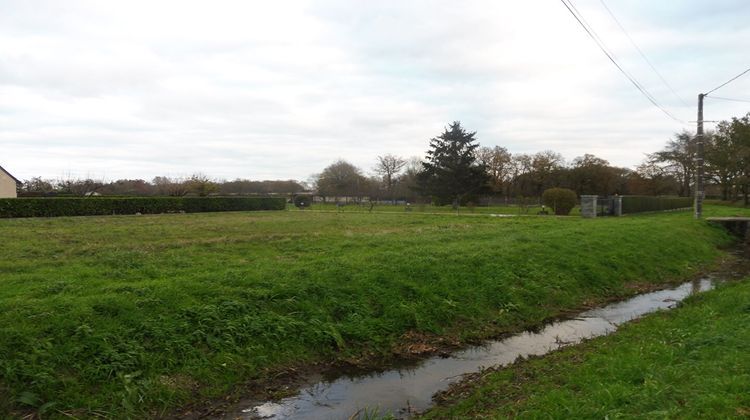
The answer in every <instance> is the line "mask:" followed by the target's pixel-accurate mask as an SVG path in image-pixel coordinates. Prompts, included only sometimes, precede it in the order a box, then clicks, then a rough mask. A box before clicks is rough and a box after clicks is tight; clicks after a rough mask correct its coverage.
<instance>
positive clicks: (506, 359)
mask: <svg viewBox="0 0 750 420" xmlns="http://www.w3.org/2000/svg"><path fill="white" fill-rule="evenodd" d="M742 271H743V272H747V271H745V270H742ZM737 277H739V274H738V273H736V272H734V273H733V272H728V273H721V274H715V275H711V276H706V277H704V278H702V279H699V280H695V281H692V282H687V283H684V284H682V285H680V286H678V287H674V288H671V289H665V290H660V291H656V292H650V293H645V294H641V295H638V296H635V297H633V298H630V299H628V300H625V301H622V302H618V303H613V304H610V305H607V306H604V307H601V308H597V309H593V310H589V311H585V312H582V313H580V314H579V315H578V316H577V317H575V318H572V319H569V320H564V321H558V322H553V323H551V324H548V325H546V326H544V327H543V328H541V329H540V330H537V331H526V332H523V333H519V334H516V335H512V336H509V337H507V338H504V339H502V340H496V341H490V342H488V343H486V344H485V345H482V346H476V347H471V348H468V349H466V350H462V351H458V352H456V353H453V354H451V355H450V356H448V357H438V356H436V357H432V358H429V359H425V360H424V361H422V362H421V363H419V364H418V365H417V366H413V367H410V368H398V369H393V370H389V371H385V372H378V373H371V374H368V375H359V376H342V377H340V378H338V379H335V380H331V381H326V380H321V381H319V382H317V383H314V384H312V385H310V386H307V387H305V388H303V389H302V390H301V391H300V392H299V393H298V394H297V395H295V396H292V397H289V398H285V399H282V400H280V401H267V402H244V403H241V405H240V406H239V407H236V408H235V409H234V410H230V412H229V413H228V414H227V418H245V419H259V418H270V419H292V418H294V419H349V418H351V417H352V416H353V415H355V414H356V413H363V412H367V413H378V414H379V415H386V414H391V415H393V416H395V417H396V418H408V417H410V416H411V415H412V414H413V413H415V412H420V411H424V410H426V409H427V408H429V407H430V406H431V405H432V396H433V395H434V394H435V393H437V392H439V391H442V390H445V389H447V388H448V387H449V386H450V385H451V384H452V383H454V382H456V381H458V380H460V379H461V376H462V375H463V374H467V373H473V372H477V371H479V370H481V369H482V368H486V367H492V366H504V365H508V364H511V363H513V362H514V361H515V360H516V359H517V358H519V357H528V356H540V355H544V354H546V353H548V352H551V351H554V350H556V349H559V348H560V347H563V346H567V345H572V344H576V343H580V342H581V341H582V340H584V339H587V338H592V337H597V336H601V335H606V334H609V333H611V332H613V331H615V330H616V329H617V327H618V326H619V325H621V324H623V323H625V322H628V321H631V320H633V319H636V318H638V317H640V316H643V315H645V314H648V313H650V312H655V311H658V310H667V309H671V308H674V307H675V306H676V305H677V304H678V302H680V301H682V300H683V299H685V298H686V297H688V296H690V295H691V294H694V293H700V292H703V291H706V290H709V289H712V288H713V287H714V285H715V284H716V282H719V281H723V280H727V279H729V278H737ZM355 417H356V416H355Z"/></svg>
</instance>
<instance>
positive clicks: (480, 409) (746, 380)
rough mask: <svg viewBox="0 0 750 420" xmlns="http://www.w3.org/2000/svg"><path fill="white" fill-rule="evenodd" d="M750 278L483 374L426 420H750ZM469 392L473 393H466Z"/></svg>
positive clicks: (429, 414) (432, 412)
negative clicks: (462, 394) (614, 329)
mask: <svg viewBox="0 0 750 420" xmlns="http://www.w3.org/2000/svg"><path fill="white" fill-rule="evenodd" d="M749 325H750V279H747V280H745V281H744V282H742V283H739V284H731V285H726V286H725V287H722V288H720V289H719V290H716V291H713V292H708V293H706V294H703V295H699V296H694V297H691V298H689V299H688V300H687V301H686V303H685V304H684V306H683V307H681V308H679V309H677V310H675V311H673V312H663V313H660V314H656V315H652V316H649V317H647V318H645V319H643V320H641V321H640V322H635V323H633V324H629V325H626V326H624V327H623V328H622V329H621V330H619V331H618V332H617V333H615V334H613V335H611V336H608V337H601V338H597V339H594V340H592V341H589V342H587V343H585V344H583V345H580V346H575V347H571V348H568V349H565V350H562V351H559V352H556V353H553V354H551V355H548V356H546V357H544V358H541V359H534V360H529V361H525V362H521V363H518V364H516V365H514V366H512V367H510V368H507V369H503V370H500V371H498V372H493V373H489V374H487V375H485V376H484V377H483V378H482V379H481V380H480V381H479V382H478V383H477V384H475V388H474V389H473V390H472V391H470V392H469V396H468V397H466V398H463V399H459V400H458V401H452V403H450V404H448V405H446V406H442V407H439V408H436V409H433V410H432V411H431V412H429V413H428V414H427V415H426V416H425V417H426V418H441V419H442V418H454V419H461V418H467V419H468V418H509V417H518V418H560V419H572V418H575V419H583V418H599V419H602V418H747V417H749V416H750V328H748V326H749ZM464 392H466V391H465V390H464Z"/></svg>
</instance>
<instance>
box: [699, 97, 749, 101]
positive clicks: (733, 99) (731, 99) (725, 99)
mask: <svg viewBox="0 0 750 420" xmlns="http://www.w3.org/2000/svg"><path fill="white" fill-rule="evenodd" d="M705 96H708V95H705ZM708 97H709V98H711V99H720V100H722V101H732V102H750V99H737V98H722V97H721V96H708Z"/></svg>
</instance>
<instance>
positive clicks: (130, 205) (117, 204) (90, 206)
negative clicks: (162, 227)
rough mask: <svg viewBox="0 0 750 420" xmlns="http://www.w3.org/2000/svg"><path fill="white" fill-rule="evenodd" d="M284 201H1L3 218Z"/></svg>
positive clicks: (229, 207) (270, 205)
mask: <svg viewBox="0 0 750 420" xmlns="http://www.w3.org/2000/svg"><path fill="white" fill-rule="evenodd" d="M285 208H286V200H285V199H284V198H271V197H127V198H108V197H96V198H94V197H90V198H80V197H78V198H69V197H65V198H7V199H0V218H8V217H57V216H94V215H108V214H136V213H141V214H158V213H178V212H185V213H199V212H214V211H217V212H218V211H253V210H284V209H285Z"/></svg>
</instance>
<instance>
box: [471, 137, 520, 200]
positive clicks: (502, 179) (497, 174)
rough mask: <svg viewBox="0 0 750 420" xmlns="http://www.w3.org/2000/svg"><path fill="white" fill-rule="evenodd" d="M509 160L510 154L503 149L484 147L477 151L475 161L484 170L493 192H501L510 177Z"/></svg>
mask: <svg viewBox="0 0 750 420" xmlns="http://www.w3.org/2000/svg"><path fill="white" fill-rule="evenodd" d="M511 159H512V156H511V154H510V152H508V149H506V148H504V147H500V146H495V147H486V146H485V147H480V148H479V149H477V160H478V161H479V163H481V164H482V165H484V167H485V168H486V170H487V174H489V176H490V186H491V188H492V191H493V192H495V193H500V192H502V191H503V186H504V185H505V183H506V182H507V181H508V179H509V178H510V176H511Z"/></svg>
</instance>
